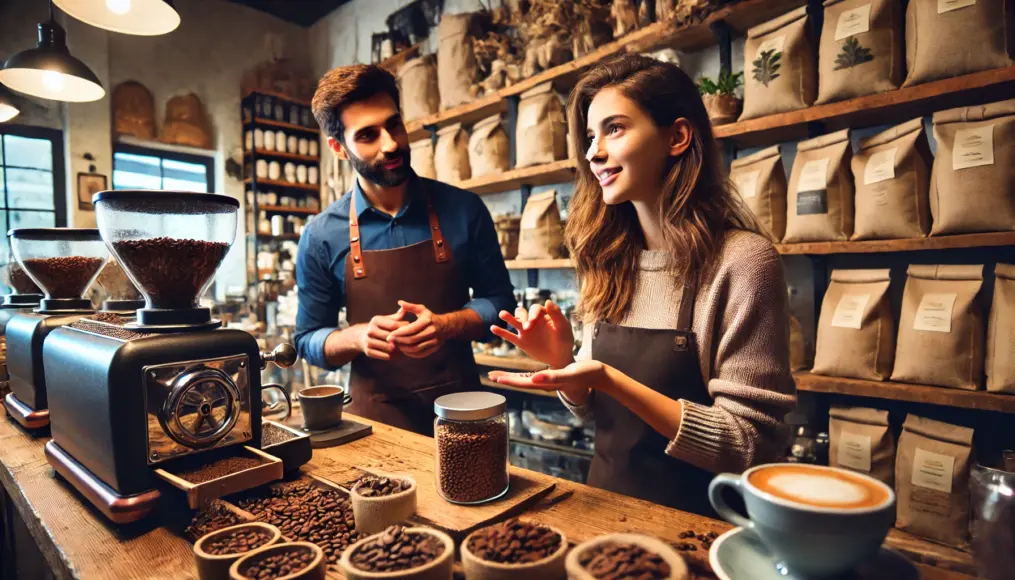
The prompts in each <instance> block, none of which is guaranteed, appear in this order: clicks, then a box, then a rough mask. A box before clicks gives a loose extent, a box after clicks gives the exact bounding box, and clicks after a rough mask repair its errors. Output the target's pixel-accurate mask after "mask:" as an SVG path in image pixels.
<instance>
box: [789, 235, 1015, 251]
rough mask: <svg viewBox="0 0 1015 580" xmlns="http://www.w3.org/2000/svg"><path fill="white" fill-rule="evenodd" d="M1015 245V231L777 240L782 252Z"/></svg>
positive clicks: (940, 248)
mask: <svg viewBox="0 0 1015 580" xmlns="http://www.w3.org/2000/svg"><path fill="white" fill-rule="evenodd" d="M995 246H1015V232H993V233H987V234H960V235H955V236H938V237H931V238H912V239H908V240H867V241H862V242H814V243H802V244H776V245H775V248H776V249H777V250H778V251H779V253H780V254H785V255H795V254H806V255H824V254H874V253H889V252H919V251H923V250H950V249H956V248H987V247H995Z"/></svg>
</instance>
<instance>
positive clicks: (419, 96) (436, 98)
mask: <svg viewBox="0 0 1015 580" xmlns="http://www.w3.org/2000/svg"><path fill="white" fill-rule="evenodd" d="M398 92H399V94H400V95H401V101H402V119H403V120H404V121H406V122H408V121H414V120H416V119H422V118H423V117H427V116H429V115H433V114H434V113H436V112H437V111H439V110H440V107H441V94H440V89H439V88H438V87H437V64H436V62H435V61H434V57H433V55H427V56H424V57H422V58H414V59H412V60H410V61H409V62H407V63H405V64H404V65H402V68H400V69H398Z"/></svg>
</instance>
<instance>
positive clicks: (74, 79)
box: [0, 20, 106, 103]
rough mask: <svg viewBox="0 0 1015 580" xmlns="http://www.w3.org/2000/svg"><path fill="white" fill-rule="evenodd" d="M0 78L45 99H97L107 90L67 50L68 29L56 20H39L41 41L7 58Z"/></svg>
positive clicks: (21, 91)
mask: <svg viewBox="0 0 1015 580" xmlns="http://www.w3.org/2000/svg"><path fill="white" fill-rule="evenodd" d="M0 82H2V83H3V84H5V85H7V86H8V87H10V88H12V89H14V90H15V91H18V92H19V93H25V94H28V95H31V96H33V97H39V98H41V99H53V100H56V101H66V102H71V103H84V102H88V101H97V100H99V99H101V98H102V97H103V96H104V95H105V94H106V91H105V89H103V88H102V83H100V82H99V78H98V77H96V76H95V73H93V72H92V70H91V69H90V68H88V65H86V64H85V63H83V62H81V61H80V60H78V59H76V58H74V57H73V56H71V54H70V51H68V50H67V33H66V32H64V30H63V28H61V27H60V25H59V24H57V23H56V22H55V21H53V20H50V21H49V22H43V23H40V24H39V45H38V46H37V47H36V48H32V49H29V50H23V51H21V52H19V53H17V54H15V55H14V56H12V57H10V58H9V59H7V62H6V63H5V64H4V67H3V69H0Z"/></svg>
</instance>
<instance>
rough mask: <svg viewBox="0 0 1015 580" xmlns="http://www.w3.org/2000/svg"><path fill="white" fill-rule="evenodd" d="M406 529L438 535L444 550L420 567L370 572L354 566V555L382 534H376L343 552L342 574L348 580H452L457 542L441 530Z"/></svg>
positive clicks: (340, 564)
mask: <svg viewBox="0 0 1015 580" xmlns="http://www.w3.org/2000/svg"><path fill="white" fill-rule="evenodd" d="M405 531H406V532H408V533H420V534H429V535H431V536H434V537H436V538H437V539H438V540H440V541H441V542H442V543H443V544H444V552H443V553H442V554H441V555H440V556H437V558H436V559H435V560H434V561H432V562H428V563H426V564H424V565H422V566H420V567H419V568H411V569H409V570H399V571H397V572H368V571H366V570H360V569H359V568H357V567H355V566H353V564H352V555H353V553H354V552H355V551H356V550H358V549H359V547H360V546H362V545H363V544H365V543H367V542H369V541H371V540H373V539H374V538H376V537H377V536H379V535H380V534H374V535H372V536H369V537H366V538H363V539H362V540H360V541H358V542H356V543H355V544H353V545H351V546H349V547H348V548H346V549H345V551H344V552H342V559H341V560H339V561H338V565H339V567H340V568H341V569H342V574H343V575H344V576H345V577H346V580H391V579H393V578H398V579H399V580H451V572H452V566H453V565H454V563H455V542H454V540H452V539H451V536H449V535H447V534H445V533H444V532H441V531H439V530H431V529H430V528H406V529H405Z"/></svg>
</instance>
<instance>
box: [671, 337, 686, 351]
mask: <svg viewBox="0 0 1015 580" xmlns="http://www.w3.org/2000/svg"><path fill="white" fill-rule="evenodd" d="M673 345H674V350H687V337H686V336H684V335H677V336H675V337H673Z"/></svg>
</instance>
